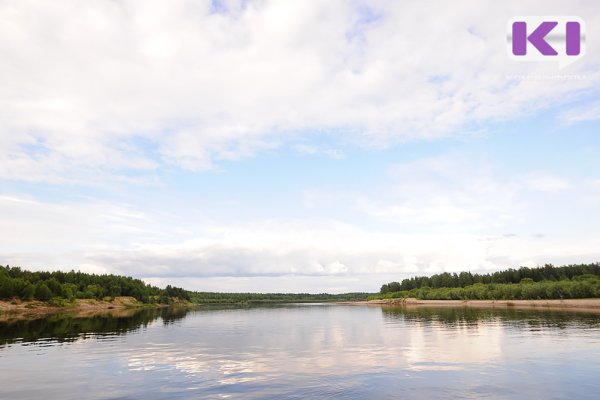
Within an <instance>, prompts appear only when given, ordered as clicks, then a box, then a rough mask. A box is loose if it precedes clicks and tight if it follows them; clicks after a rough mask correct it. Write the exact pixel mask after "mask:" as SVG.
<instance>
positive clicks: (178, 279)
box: [0, 261, 600, 294]
mask: <svg viewBox="0 0 600 400" xmlns="http://www.w3.org/2000/svg"><path fill="white" fill-rule="evenodd" d="M584 264H598V265H600V261H594V262H591V263H574V264H569V265H584ZM545 265H553V266H554V267H563V266H567V265H556V264H552V263H546V264H544V265H537V266H534V267H529V268H543V267H544V266H545ZM0 266H5V267H11V268H16V267H18V268H21V269H22V270H26V271H45V272H55V271H61V272H70V271H75V272H84V271H81V270H77V269H69V270H64V269H54V268H46V269H44V268H40V269H36V270H32V269H29V268H27V267H23V266H20V265H9V264H1V263H0ZM520 268H527V267H525V266H517V267H508V266H507V267H504V268H500V269H498V270H494V271H475V270H469V269H463V270H461V271H456V272H448V271H442V272H439V273H437V274H443V273H446V272H448V273H450V274H459V273H461V272H467V273H470V274H481V275H485V274H492V273H494V272H501V271H506V270H510V269H513V270H518V269H520ZM107 274H111V273H107ZM114 275H119V274H114ZM432 275H435V274H428V275H409V276H405V277H403V278H402V279H393V280H391V281H386V282H381V284H380V285H379V287H378V288H377V289H376V290H355V291H351V292H336V293H330V292H314V291H313V292H311V291H306V290H305V291H302V290H300V291H295V292H289V291H288V292H273V291H272V292H268V291H251V290H250V291H238V292H235V291H223V290H205V289H203V288H190V287H187V286H186V285H185V281H186V279H187V278H186V277H172V279H173V282H167V283H166V284H165V285H163V286H161V285H157V284H154V283H152V279H153V277H140V276H128V277H131V278H134V279H140V280H141V281H143V282H145V283H146V284H150V285H152V286H157V287H159V288H161V289H164V288H165V287H166V286H167V285H171V286H175V287H180V288H183V289H185V290H189V291H193V292H210V293H257V294H274V293H283V294H302V293H306V294H344V293H370V294H371V293H379V291H380V288H381V286H382V285H384V284H387V283H390V282H401V281H402V280H403V279H410V278H420V277H431V276H432ZM125 276H127V275H125ZM213 278H215V279H217V278H218V277H213ZM291 278H293V277H291ZM160 279H161V282H162V279H164V278H160ZM175 282H179V283H175Z"/></svg>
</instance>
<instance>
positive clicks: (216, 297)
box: [190, 292, 369, 304]
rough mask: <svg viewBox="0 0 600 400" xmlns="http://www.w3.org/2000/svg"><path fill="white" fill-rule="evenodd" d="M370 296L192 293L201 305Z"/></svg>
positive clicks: (359, 298)
mask: <svg viewBox="0 0 600 400" xmlns="http://www.w3.org/2000/svg"><path fill="white" fill-rule="evenodd" d="M368 296H369V293H343V294H328V293H320V294H309V293H211V292H192V293H190V298H191V300H192V302H194V303H199V304H240V303H247V304H259V303H323V302H332V301H360V300H366V299H367V297H368Z"/></svg>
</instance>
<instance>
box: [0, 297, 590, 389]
mask: <svg viewBox="0 0 600 400" xmlns="http://www.w3.org/2000/svg"><path fill="white" fill-rule="evenodd" d="M225 398H229V399H307V398H315V399H320V398H339V399H355V398H357V399H401V398H406V399H433V398H438V399H439V398H447V399H457V398H473V399H482V398H490V399H508V398H511V399H512V398H523V399H599V398H600V315H598V314H596V315H593V314H582V313H565V312H556V311H555V312H539V311H523V310H508V311H507V310H473V309H463V308H448V309H431V308H409V309H406V308H394V307H379V306H376V307H373V306H355V305H327V304H310V305H306V304H305V305H285V306H272V307H250V308H204V309H203V308H199V309H196V310H181V309H179V310H178V309H163V310H142V311H127V312H121V313H115V314H114V315H112V316H96V317H91V318H84V317H76V316H69V315H52V316H48V317H45V318H41V319H29V320H17V319H9V320H6V318H4V320H1V321H0V399H11V400H13V399H14V400H17V399H45V400H48V399H63V400H66V399H145V400H146V399H147V400H150V399H225Z"/></svg>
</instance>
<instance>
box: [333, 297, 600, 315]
mask: <svg viewBox="0 0 600 400" xmlns="http://www.w3.org/2000/svg"><path fill="white" fill-rule="evenodd" d="M339 304H366V305H391V306H406V307H473V308H526V309H538V310H556V311H579V312H596V313H600V299H564V300H561V299H556V300H418V299H415V298H398V299H382V300H369V301H355V302H341V303H339Z"/></svg>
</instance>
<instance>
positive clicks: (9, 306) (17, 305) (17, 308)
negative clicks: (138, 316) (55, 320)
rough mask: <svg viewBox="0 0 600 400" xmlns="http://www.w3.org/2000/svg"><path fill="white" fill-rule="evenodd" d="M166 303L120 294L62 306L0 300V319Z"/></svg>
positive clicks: (160, 305)
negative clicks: (143, 301) (148, 301)
mask: <svg viewBox="0 0 600 400" xmlns="http://www.w3.org/2000/svg"><path fill="white" fill-rule="evenodd" d="M167 306H168V305H166V304H146V303H142V302H139V301H137V300H136V299H135V298H133V297H128V296H120V297H115V298H114V299H113V300H111V301H107V300H95V299H77V300H74V301H73V302H70V303H66V304H65V305H63V306H59V305H52V304H50V303H48V302H43V301H37V300H32V301H21V300H11V301H5V300H3V301H0V321H1V320H7V319H14V318H36V317H39V316H42V315H46V314H54V313H65V312H68V313H75V314H81V315H96V314H102V313H109V312H116V311H123V310H134V309H140V308H144V307H154V308H160V307H167Z"/></svg>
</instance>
